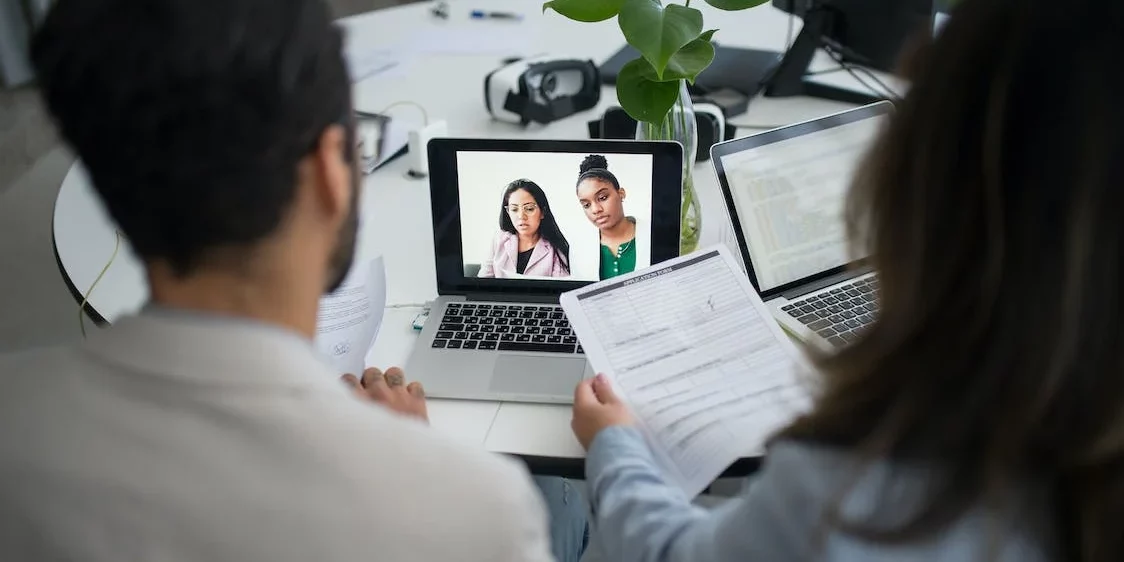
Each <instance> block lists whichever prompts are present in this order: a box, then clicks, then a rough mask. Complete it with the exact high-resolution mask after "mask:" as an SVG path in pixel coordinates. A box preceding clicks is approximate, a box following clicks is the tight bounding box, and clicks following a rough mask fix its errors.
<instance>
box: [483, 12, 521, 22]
mask: <svg viewBox="0 0 1124 562" xmlns="http://www.w3.org/2000/svg"><path fill="white" fill-rule="evenodd" d="M472 17H473V18H474V19H478V20H479V19H495V20H521V19H523V15H522V14H516V13H514V12H485V11H484V10H473V11H472Z"/></svg>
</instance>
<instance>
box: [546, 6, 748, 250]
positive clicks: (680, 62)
mask: <svg viewBox="0 0 1124 562" xmlns="http://www.w3.org/2000/svg"><path fill="white" fill-rule="evenodd" d="M702 1H705V2H706V3H707V4H710V5H711V6H714V7H715V8H718V9H720V10H726V11H735V10H745V9H748V8H752V7H754V6H758V5H760V4H764V3H766V2H768V0H702ZM548 9H550V10H554V11H555V12H558V13H559V14H562V15H563V16H565V17H567V18H570V19H572V20H575V21H581V22H599V21H605V20H608V19H611V18H614V17H615V18H617V23H618V24H619V25H620V29H621V32H622V33H623V34H624V39H625V41H626V42H627V43H628V44H629V45H631V46H632V47H633V48H635V49H636V50H637V51H638V52H639V53H640V56H639V57H637V58H636V59H635V60H632V61H630V62H629V63H628V64H625V65H624V67H623V68H621V70H620V73H619V74H618V75H617V99H618V100H619V101H620V105H621V108H623V109H624V110H625V111H626V112H627V113H628V114H629V115H630V116H632V118H633V119H636V121H637V122H638V125H637V128H636V138H638V139H642V140H646V139H652V140H675V141H679V142H680V143H681V144H682V145H683V203H682V208H681V210H680V228H681V230H680V237H679V249H680V253H688V252H691V251H694V250H695V249H696V248H697V247H698V244H699V232H700V230H701V229H702V215H701V213H700V209H699V202H698V198H697V197H696V195H695V187H694V181H693V180H692V177H691V170H692V168H693V167H694V163H695V152H696V151H697V150H698V131H697V130H696V124H695V111H694V107H693V106H692V104H691V96H690V93H688V91H687V84H693V83H694V81H695V78H696V77H698V75H699V74H700V73H701V72H702V71H703V70H705V69H706V67H707V66H710V63H711V62H713V61H714V44H713V43H711V39H712V38H713V37H714V33H715V31H717V30H715V29H709V30H704V26H703V14H702V12H700V11H699V10H698V9H696V8H692V7H691V0H684V3H683V4H672V3H668V4H667V5H666V6H665V5H664V4H663V3H662V2H661V1H660V0H551V1H550V2H547V3H545V4H543V11H544V12H545V11H546V10H548Z"/></svg>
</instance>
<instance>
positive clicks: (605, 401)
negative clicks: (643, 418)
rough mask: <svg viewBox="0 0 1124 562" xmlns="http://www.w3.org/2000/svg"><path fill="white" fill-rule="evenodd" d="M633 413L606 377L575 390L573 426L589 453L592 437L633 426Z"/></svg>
mask: <svg viewBox="0 0 1124 562" xmlns="http://www.w3.org/2000/svg"><path fill="white" fill-rule="evenodd" d="M633 423H635V420H634V419H633V417H632V412H629V410H628V407H627V406H625V405H624V403H623V402H621V400H620V398H617V395H616V394H615V393H614V392H613V389H612V387H610V386H609V381H608V379H606V378H605V376H604V375H597V376H596V377H594V378H592V379H588V380H584V381H582V382H581V383H580V384H578V388H577V390H575V391H574V418H573V420H572V421H571V422H570V427H571V428H572V429H573V430H574V437H577V438H578V442H579V443H581V445H582V448H584V449H585V450H587V451H588V450H589V446H590V444H591V443H593V438H594V437H597V434H598V433H600V432H601V430H602V429H605V428H607V427H612V426H614V425H632V424H633Z"/></svg>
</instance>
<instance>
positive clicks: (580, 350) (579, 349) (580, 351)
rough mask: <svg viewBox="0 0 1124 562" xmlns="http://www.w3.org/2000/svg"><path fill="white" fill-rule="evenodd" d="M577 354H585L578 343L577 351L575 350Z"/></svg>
mask: <svg viewBox="0 0 1124 562" xmlns="http://www.w3.org/2000/svg"><path fill="white" fill-rule="evenodd" d="M577 353H585V350H584V349H582V346H581V344H580V343H579V344H578V349H577Z"/></svg>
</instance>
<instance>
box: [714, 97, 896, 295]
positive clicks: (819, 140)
mask: <svg viewBox="0 0 1124 562" xmlns="http://www.w3.org/2000/svg"><path fill="white" fill-rule="evenodd" d="M891 108H892V106H891V105H890V104H889V103H888V102H879V103H877V104H873V105H869V106H865V107H862V108H858V109H855V110H851V111H846V112H843V113H839V114H835V115H831V116H828V117H825V118H822V119H817V120H814V121H809V122H805V123H799V124H796V125H791V126H788V127H783V128H780V129H775V130H772V131H768V132H765V133H761V134H759V135H754V136H751V137H745V138H742V139H737V140H734V141H730V142H727V143H723V144H721V145H716V146H715V149H714V153H713V156H712V158H713V161H714V166H715V169H716V171H717V172H718V176H719V182H720V183H721V184H722V188H723V192H724V195H725V197H726V200H727V205H728V207H729V209H730V215H731V220H732V222H733V223H734V228H735V231H736V235H737V237H738V242H739V244H740V245H741V247H742V253H743V258H745V261H746V266H747V269H748V270H749V274H750V279H751V280H752V281H753V283H754V285H755V286H756V287H757V289H758V291H760V292H761V293H762V295H763V296H771V294H773V293H776V292H779V291H781V290H784V289H785V288H787V287H790V286H793V285H795V284H798V283H800V282H803V281H808V280H811V279H814V278H816V277H821V276H823V277H826V276H828V275H831V274H834V273H838V272H840V271H842V270H843V269H844V268H845V267H846V266H847V265H848V264H850V263H851V262H852V261H855V260H861V259H863V258H865V257H866V256H861V255H860V256H856V255H853V254H852V253H851V250H852V249H851V247H850V246H849V244H848V242H847V233H846V226H845V223H844V205H845V202H846V195H847V190H848V188H849V186H850V182H851V178H852V176H853V175H854V172H855V169H856V167H857V166H858V164H859V162H860V161H861V159H862V157H863V156H864V155H865V153H866V151H867V149H868V148H869V147H870V145H871V144H872V143H873V141H874V140H875V137H876V136H877V135H878V133H879V131H880V130H881V127H882V126H883V124H884V121H885V120H886V119H887V117H888V115H889V112H890V111H891Z"/></svg>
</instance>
